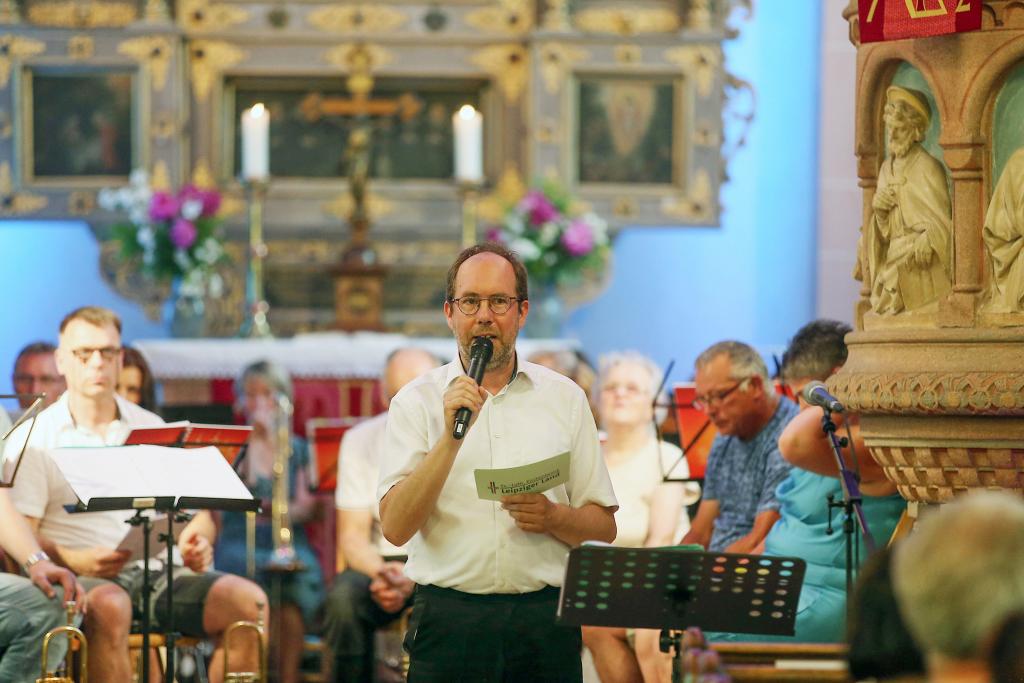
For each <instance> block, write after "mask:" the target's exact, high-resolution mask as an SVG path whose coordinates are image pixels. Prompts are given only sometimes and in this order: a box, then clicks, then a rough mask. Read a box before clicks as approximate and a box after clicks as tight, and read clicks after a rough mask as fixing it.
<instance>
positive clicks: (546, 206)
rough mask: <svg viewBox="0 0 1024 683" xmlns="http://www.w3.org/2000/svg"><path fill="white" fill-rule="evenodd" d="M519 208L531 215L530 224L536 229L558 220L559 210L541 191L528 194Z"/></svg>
mask: <svg viewBox="0 0 1024 683" xmlns="http://www.w3.org/2000/svg"><path fill="white" fill-rule="evenodd" d="M519 206H520V208H521V209H522V210H524V211H526V212H528V213H529V214H530V224H531V225H533V226H534V227H539V226H541V225H544V224H545V223H547V222H548V221H551V220H554V219H555V218H558V209H557V208H555V205H554V204H552V203H551V200H549V199H548V198H547V197H545V196H544V193H543V192H541V191H540V190H530V191H529V192H527V193H526V196H525V197H523V200H522V201H521V202H520V203H519Z"/></svg>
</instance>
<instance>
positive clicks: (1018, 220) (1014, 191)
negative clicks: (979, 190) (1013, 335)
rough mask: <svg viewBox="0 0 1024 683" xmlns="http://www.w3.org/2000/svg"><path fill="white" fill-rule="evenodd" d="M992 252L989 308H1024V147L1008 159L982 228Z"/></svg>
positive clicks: (1001, 310)
mask: <svg viewBox="0 0 1024 683" xmlns="http://www.w3.org/2000/svg"><path fill="white" fill-rule="evenodd" d="M982 236H983V237H984V239H985V246H986V247H988V256H989V268H990V272H989V287H988V301H987V303H986V307H987V308H988V310H991V311H992V312H996V313H1014V312H1019V311H1022V310H1024V254H1022V252H1024V147H1022V148H1021V149H1018V150H1017V151H1016V152H1014V153H1013V156H1012V157H1010V160H1009V161H1008V162H1006V167H1005V168H1004V169H1003V174H1002V175H1001V176H1000V177H999V182H998V183H997V184H996V189H995V190H994V191H993V192H992V201H991V202H990V203H989V205H988V211H987V212H986V214H985V229H984V231H983V232H982Z"/></svg>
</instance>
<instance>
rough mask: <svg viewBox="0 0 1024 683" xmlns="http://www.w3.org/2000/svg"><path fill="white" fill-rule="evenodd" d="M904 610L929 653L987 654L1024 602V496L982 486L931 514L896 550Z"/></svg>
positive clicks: (897, 584) (898, 588)
mask: <svg viewBox="0 0 1024 683" xmlns="http://www.w3.org/2000/svg"><path fill="white" fill-rule="evenodd" d="M893 584H894V587H895V590H896V599H897V600H898V601H899V605H900V612H901V613H902V614H903V618H904V620H905V621H906V622H907V626H908V628H909V629H910V632H911V634H912V635H913V636H914V639H915V640H916V641H917V642H918V644H919V645H920V646H921V649H922V650H924V652H925V654H926V655H929V654H931V655H936V654H937V655H941V656H943V657H945V658H947V659H953V660H973V659H982V658H984V657H985V656H986V648H987V646H988V641H989V639H990V638H991V637H992V635H993V634H994V632H995V629H996V628H997V627H998V626H1000V625H1001V624H1002V623H1003V622H1004V621H1005V620H1006V618H1007V617H1008V616H1009V615H1011V614H1013V613H1014V612H1019V611H1021V610H1024V500H1022V499H1021V497H1020V494H1019V493H1017V494H1013V493H1009V492H1005V491H978V492H972V493H968V494H965V495H964V496H962V497H961V498H958V499H957V500H955V501H953V502H951V503H948V504H946V505H943V506H942V508H940V509H939V510H937V511H935V512H932V513H930V514H927V515H926V516H925V517H924V518H923V519H921V520H920V521H919V522H918V524H917V526H916V527H915V529H914V531H913V533H911V534H910V536H908V537H907V538H906V539H904V540H903V541H901V542H900V543H899V544H898V545H897V546H896V550H895V555H894V558H893Z"/></svg>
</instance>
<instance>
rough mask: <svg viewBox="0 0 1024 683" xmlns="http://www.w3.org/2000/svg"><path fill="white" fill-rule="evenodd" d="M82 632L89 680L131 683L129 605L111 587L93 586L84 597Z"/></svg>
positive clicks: (120, 592) (119, 591)
mask: <svg viewBox="0 0 1024 683" xmlns="http://www.w3.org/2000/svg"><path fill="white" fill-rule="evenodd" d="M85 600H86V602H85V604H86V607H87V611H86V614H85V619H84V621H83V625H84V626H85V628H84V629H83V630H84V632H85V637H86V639H87V640H88V641H89V678H91V679H92V680H94V681H107V682H108V683H131V680H132V667H131V661H130V658H129V656H128V632H129V630H130V629H131V626H132V602H131V599H130V598H129V597H128V594H127V593H126V592H125V591H124V589H123V588H121V587H120V586H117V585H115V584H112V583H108V584H103V585H100V586H96V587H95V588H93V589H92V590H90V591H89V592H88V594H87V595H86V599H85Z"/></svg>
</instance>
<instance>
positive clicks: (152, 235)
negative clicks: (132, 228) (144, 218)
mask: <svg viewBox="0 0 1024 683" xmlns="http://www.w3.org/2000/svg"><path fill="white" fill-rule="evenodd" d="M135 241H137V242H138V243H139V246H140V247H142V248H143V250H145V251H149V252H151V251H153V249H155V248H156V232H155V231H154V230H153V226H152V225H149V224H148V223H147V224H145V225H140V226H139V230H138V232H136V233H135Z"/></svg>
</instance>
